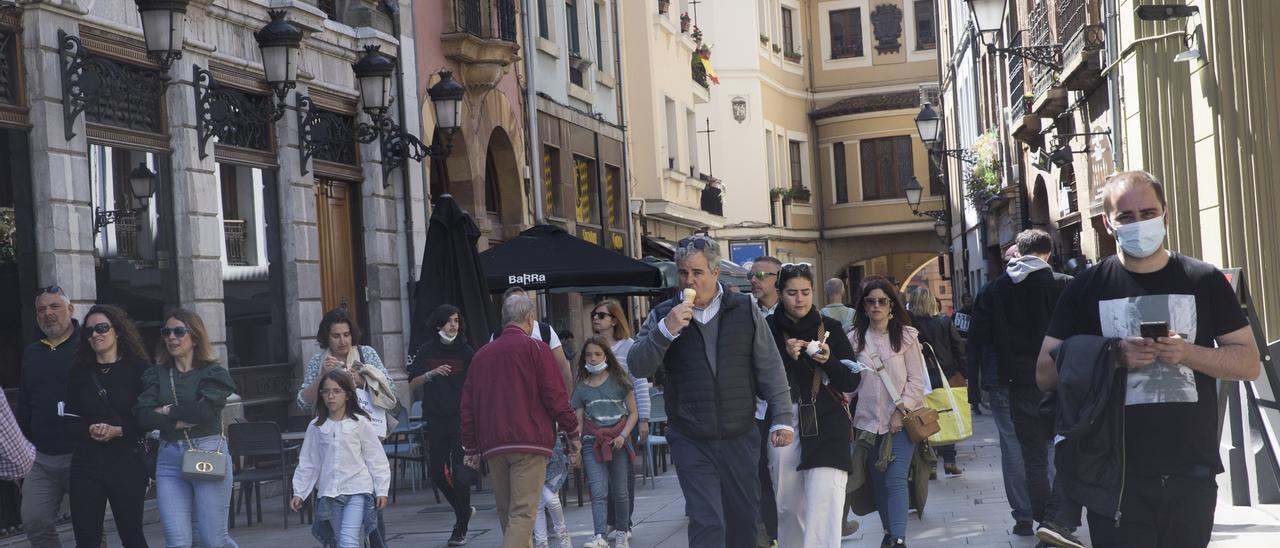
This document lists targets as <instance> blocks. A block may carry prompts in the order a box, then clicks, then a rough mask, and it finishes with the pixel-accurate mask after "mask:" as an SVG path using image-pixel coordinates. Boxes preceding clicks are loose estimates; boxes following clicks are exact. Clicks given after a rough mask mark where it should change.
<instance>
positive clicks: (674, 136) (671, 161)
mask: <svg viewBox="0 0 1280 548" xmlns="http://www.w3.org/2000/svg"><path fill="white" fill-rule="evenodd" d="M666 107H667V109H666V111H667V112H666V114H667V169H670V170H674V169H676V162H679V156H680V153H679V152H678V149H677V148H676V146H677V144H678V143H679V142H680V137H679V134H678V133H676V131H677V129H676V102H675V101H672V100H671V99H670V98H668V99H667V100H666Z"/></svg>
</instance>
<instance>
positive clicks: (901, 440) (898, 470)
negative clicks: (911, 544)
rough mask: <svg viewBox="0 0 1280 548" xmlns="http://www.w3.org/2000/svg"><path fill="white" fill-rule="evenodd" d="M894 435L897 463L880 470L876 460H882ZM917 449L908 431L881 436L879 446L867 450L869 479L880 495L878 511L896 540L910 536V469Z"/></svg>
mask: <svg viewBox="0 0 1280 548" xmlns="http://www.w3.org/2000/svg"><path fill="white" fill-rule="evenodd" d="M890 436H892V437H893V462H890V463H889V466H888V467H887V468H885V470H884V472H881V471H879V470H877V469H876V461H878V460H880V445H881V444H883V443H884V440H886V439H888V438H889V437H890ZM914 452H915V445H914V444H912V443H911V438H908V437H907V431H906V430H901V431H899V432H898V433H897V434H885V435H883V436H879V437H877V438H876V445H875V447H874V448H873V449H872V450H871V451H869V452H867V480H868V481H870V482H871V491H872V493H874V494H875V497H876V512H877V513H879V514H880V525H881V526H883V527H884V530H885V532H886V533H889V537H890V538H892V539H894V540H897V539H906V538H907V505H908V504H910V500H909V498H908V497H907V470H909V469H910V468H911V457H912V455H913V454H914Z"/></svg>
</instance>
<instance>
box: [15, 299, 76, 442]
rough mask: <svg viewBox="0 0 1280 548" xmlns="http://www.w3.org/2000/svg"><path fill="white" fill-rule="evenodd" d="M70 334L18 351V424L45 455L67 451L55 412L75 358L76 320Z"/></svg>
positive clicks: (69, 438)
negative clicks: (52, 343)
mask: <svg viewBox="0 0 1280 548" xmlns="http://www.w3.org/2000/svg"><path fill="white" fill-rule="evenodd" d="M72 325H73V326H74V330H73V331H72V332H71V337H70V338H68V339H67V340H65V341H63V342H62V344H60V345H58V347H57V348H50V347H49V345H47V344H45V343H44V342H43V341H36V342H33V343H31V344H30V345H28V346H27V349H26V350H24V351H23V352H22V380H21V381H20V382H19V384H18V408H17V418H18V426H19V427H20V428H22V433H23V434H24V435H26V436H27V439H29V440H31V443H32V444H33V445H35V446H36V451H39V452H41V453H44V454H46V455H69V454H71V450H72V449H73V444H72V436H71V435H69V434H68V433H67V430H66V425H65V421H64V420H63V419H62V417H59V416H58V402H60V401H63V399H65V398H66V396H67V377H68V375H69V374H70V372H71V363H72V362H73V361H74V360H75V352H76V343H77V342H78V341H79V340H80V324H79V322H76V321H75V320H72Z"/></svg>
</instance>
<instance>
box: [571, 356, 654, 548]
mask: <svg viewBox="0 0 1280 548" xmlns="http://www.w3.org/2000/svg"><path fill="white" fill-rule="evenodd" d="M577 372H578V373H577V375H578V384H577V386H576V387H575V388H574V390H573V396H572V397H571V398H570V404H572V405H573V407H574V409H577V410H578V425H579V428H581V429H582V430H581V432H580V433H581V434H582V466H583V468H585V469H586V472H587V482H588V484H590V486H591V518H592V522H593V523H594V525H595V537H594V538H593V539H592V540H591V541H589V542H587V544H586V545H584V546H585V548H608V547H609V541H607V540H605V537H604V535H605V528H606V527H607V525H608V524H607V521H608V516H607V509H606V508H605V506H606V505H607V504H608V503H607V502H606V497H607V496H608V494H609V493H612V497H611V498H612V502H613V507H614V515H616V516H619V518H620V517H621V516H630V515H631V509H630V504H631V503H630V499H629V497H628V494H627V476H628V475H630V474H631V459H632V458H634V457H635V453H634V449H633V448H632V446H631V444H630V443H629V440H628V439H627V438H628V437H629V436H630V435H631V430H632V429H633V428H635V426H636V421H637V420H638V418H637V415H636V395H635V388H634V385H633V384H632V383H631V375H630V374H628V373H627V372H626V370H625V369H623V368H622V364H620V363H618V359H617V358H616V357H614V355H613V351H612V350H610V349H609V343H608V341H606V340H605V339H604V337H600V336H598V335H597V336H594V337H591V338H589V339H587V342H586V343H585V344H584V345H583V346H582V352H581V354H580V355H579V356H578V365H577ZM618 522H619V523H617V524H616V525H617V531H618V535H617V537H616V540H615V542H614V548H626V547H627V546H628V540H627V537H628V536H629V533H630V532H631V524H630V523H628V522H627V521H626V520H622V519H618Z"/></svg>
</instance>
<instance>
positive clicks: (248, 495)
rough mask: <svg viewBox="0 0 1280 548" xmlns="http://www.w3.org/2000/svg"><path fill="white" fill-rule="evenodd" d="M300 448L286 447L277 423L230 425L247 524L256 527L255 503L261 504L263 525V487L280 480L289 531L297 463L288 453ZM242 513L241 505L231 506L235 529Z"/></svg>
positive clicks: (229, 445) (229, 436) (231, 447)
mask: <svg viewBox="0 0 1280 548" xmlns="http://www.w3.org/2000/svg"><path fill="white" fill-rule="evenodd" d="M296 449H297V447H293V448H285V446H284V442H283V441H282V440H281V439H280V427H279V426H277V425H276V423H274V422H239V423H232V424H228V425H227V451H228V453H229V454H230V457H231V461H232V463H234V465H235V468H234V470H235V471H234V477H235V480H234V481H235V482H236V483H238V484H240V490H239V491H240V495H239V496H240V502H243V504H244V511H245V525H248V526H252V525H253V502H254V501H255V500H256V502H257V504H258V522H259V523H261V522H262V487H261V485H260V484H262V483H267V482H272V481H278V482H280V484H281V486H282V488H283V491H282V493H281V497H280V498H281V499H282V500H283V501H284V504H283V505H282V506H283V507H282V510H283V514H284V515H283V517H284V519H283V521H284V527H285V529H288V528H289V499H290V498H292V497H291V494H292V492H293V483H292V478H291V476H292V474H293V470H294V468H296V466H297V465H296V464H295V463H291V462H290V460H289V458H288V454H289V453H291V452H293V451H294V450H296ZM239 512H240V503H239V502H236V501H235V500H233V501H232V504H231V519H230V523H231V526H232V527H234V526H235V516H236V514H238V513H239Z"/></svg>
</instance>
